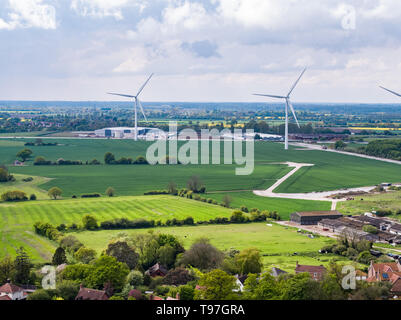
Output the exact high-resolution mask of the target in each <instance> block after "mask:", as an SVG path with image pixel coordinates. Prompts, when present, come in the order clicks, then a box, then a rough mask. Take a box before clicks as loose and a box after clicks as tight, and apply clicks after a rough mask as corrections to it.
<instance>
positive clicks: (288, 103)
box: [254, 68, 306, 150]
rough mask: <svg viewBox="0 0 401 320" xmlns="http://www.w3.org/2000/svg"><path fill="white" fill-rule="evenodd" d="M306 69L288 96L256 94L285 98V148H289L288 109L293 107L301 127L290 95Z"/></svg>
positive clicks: (292, 109) (292, 110)
mask: <svg viewBox="0 0 401 320" xmlns="http://www.w3.org/2000/svg"><path fill="white" fill-rule="evenodd" d="M305 71H306V68H305V69H304V70H303V71H302V73H301V75H300V76H299V78H298V80H297V81H296V82H295V83H294V85H293V86H292V88H291V90H290V92H288V94H287V96H274V95H269V94H258V93H256V94H254V95H255V96H261V97H269V98H274V99H284V100H285V150H288V112H289V110H288V109H291V112H292V114H293V115H294V118H295V121H296V122H297V125H298V128H300V125H299V122H298V119H297V116H296V114H295V110H294V107H293V105H292V103H291V100H290V97H291V93H292V92H293V91H294V89H295V87H296V86H297V84H298V82H299V80H301V78H302V76H303V75H304V73H305Z"/></svg>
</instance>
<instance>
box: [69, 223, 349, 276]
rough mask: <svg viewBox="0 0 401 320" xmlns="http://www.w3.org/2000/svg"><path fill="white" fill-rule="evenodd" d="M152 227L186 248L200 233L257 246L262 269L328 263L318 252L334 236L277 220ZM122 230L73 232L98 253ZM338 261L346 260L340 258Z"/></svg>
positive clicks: (221, 242)
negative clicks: (311, 234) (311, 233)
mask: <svg viewBox="0 0 401 320" xmlns="http://www.w3.org/2000/svg"><path fill="white" fill-rule="evenodd" d="M154 231H155V232H160V233H168V234H173V235H176V236H178V237H179V239H181V241H182V242H183V244H184V246H185V248H189V247H190V246H191V244H192V242H193V241H194V240H196V239H198V238H201V237H206V238H208V239H210V240H211V243H212V244H213V245H215V246H216V247H217V248H219V249H220V250H229V249H237V250H242V249H246V248H258V249H259V250H260V251H261V253H262V255H263V263H264V267H265V269H268V268H270V267H273V266H277V267H280V268H282V269H284V270H286V271H288V272H294V269H295V265H296V262H297V261H298V262H299V263H301V264H309V265H320V264H323V265H327V264H328V263H329V262H330V260H331V259H332V258H333V256H331V255H321V254H319V253H318V251H319V250H320V249H321V248H322V247H323V246H325V245H328V244H331V243H333V241H334V240H333V239H329V238H325V237H317V238H315V239H310V238H308V237H307V236H306V235H301V234H299V233H297V230H296V229H293V228H286V227H283V226H279V225H276V224H273V227H268V226H267V225H266V223H252V224H244V225H211V226H197V227H172V228H158V229H154ZM145 232H149V230H124V231H123V234H127V235H134V234H138V233H145ZM121 234H122V231H109V230H107V231H97V232H81V233H76V234H75V236H77V237H78V239H79V240H80V241H81V242H83V243H84V244H85V245H86V246H88V247H91V248H95V249H96V250H97V251H98V252H99V253H100V252H101V251H102V250H103V249H105V248H106V247H107V244H108V242H109V241H110V240H112V239H113V238H115V237H117V236H118V235H121ZM294 253H297V255H294ZM337 258H338V257H337ZM339 261H346V260H345V259H342V260H341V258H340V260H339Z"/></svg>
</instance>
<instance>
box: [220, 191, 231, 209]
mask: <svg viewBox="0 0 401 320" xmlns="http://www.w3.org/2000/svg"><path fill="white" fill-rule="evenodd" d="M232 201H233V199H232V198H231V197H230V196H229V195H228V194H226V195H225V196H224V197H223V200H222V204H223V206H224V207H226V208H230V206H231V202H232Z"/></svg>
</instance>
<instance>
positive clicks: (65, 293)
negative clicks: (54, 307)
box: [57, 280, 79, 300]
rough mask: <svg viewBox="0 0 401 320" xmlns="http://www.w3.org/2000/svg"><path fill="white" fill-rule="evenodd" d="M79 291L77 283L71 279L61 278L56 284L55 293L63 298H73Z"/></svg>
mask: <svg viewBox="0 0 401 320" xmlns="http://www.w3.org/2000/svg"><path fill="white" fill-rule="evenodd" d="M78 292H79V284H78V283H76V282H74V281H71V280H63V281H61V282H59V283H58V284H57V295H58V296H59V297H61V298H63V300H75V297H76V296H77V294H78Z"/></svg>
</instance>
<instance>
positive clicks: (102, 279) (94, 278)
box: [86, 256, 129, 290]
mask: <svg viewBox="0 0 401 320" xmlns="http://www.w3.org/2000/svg"><path fill="white" fill-rule="evenodd" d="M128 274H129V269H128V267H127V265H126V264H125V263H122V262H118V261H117V259H116V258H114V257H110V256H102V257H100V258H99V259H97V260H96V261H95V262H94V263H93V271H92V272H90V274H89V276H88V277H87V279H86V280H87V282H88V285H89V286H91V287H92V288H97V289H100V288H102V287H103V286H104V284H106V283H110V285H111V286H112V287H113V288H115V289H116V290H121V289H122V288H123V286H124V283H125V279H126V278H127V276H128Z"/></svg>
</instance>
